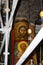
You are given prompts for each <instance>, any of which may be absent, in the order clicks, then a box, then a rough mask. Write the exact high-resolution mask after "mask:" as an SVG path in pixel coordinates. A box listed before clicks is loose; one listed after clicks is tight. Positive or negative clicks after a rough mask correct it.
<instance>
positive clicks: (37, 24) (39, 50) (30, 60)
mask: <svg viewBox="0 0 43 65" xmlns="http://www.w3.org/2000/svg"><path fill="white" fill-rule="evenodd" d="M12 3H13V0H9V8H10V12H9V17H10V13H11V10H12ZM5 9H6V0H1V2H0V13H1V16H2V20H3V25H4V26H5V20H6V12H5ZM0 19H1V18H0ZM8 24H9V23H8ZM41 27H43V0H18V4H17V7H16V10H15V12H14V16H13V24H12V30H11V32H10V39H9V46H8V47H9V48H8V51H9V52H10V54H9V56H8V63H7V65H16V63H17V62H18V61H19V59H20V58H21V56H22V55H23V54H24V52H25V51H26V49H27V48H28V47H29V45H30V44H31V42H32V41H33V40H34V38H35V36H36V35H37V34H38V32H39V31H40V29H41ZM0 28H1V23H0ZM41 36H42V35H41ZM3 37H4V34H2V33H1V32H0V48H1V41H2V40H3ZM37 41H38V40H37ZM35 42H36V41H35ZM4 43H5V42H4ZM34 44H35V43H34ZM33 46H34V45H33ZM28 50H29V49H28ZM3 52H5V44H4V46H3V49H2V52H1V54H0V65H5V64H3V63H4V55H3ZM27 54H28V52H27ZM19 65H20V64H19ZM21 65H43V39H42V40H41V41H40V43H39V44H38V45H37V47H36V48H35V49H34V50H33V52H32V53H31V54H30V55H29V56H28V57H27V58H26V60H25V61H24V62H23V63H22V64H21Z"/></svg>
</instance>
